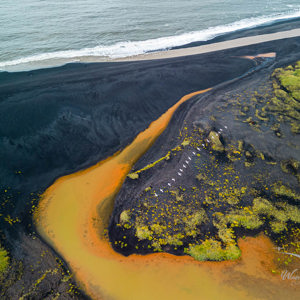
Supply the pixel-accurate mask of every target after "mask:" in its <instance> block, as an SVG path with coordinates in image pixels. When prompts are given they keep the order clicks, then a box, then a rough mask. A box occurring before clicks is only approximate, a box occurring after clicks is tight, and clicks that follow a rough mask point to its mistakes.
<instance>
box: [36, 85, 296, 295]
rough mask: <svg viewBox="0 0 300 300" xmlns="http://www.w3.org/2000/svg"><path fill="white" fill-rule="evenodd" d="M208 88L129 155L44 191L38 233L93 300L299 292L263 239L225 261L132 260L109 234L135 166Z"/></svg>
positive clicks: (166, 117) (244, 244) (140, 139)
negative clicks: (278, 267) (280, 271)
mask: <svg viewBox="0 0 300 300" xmlns="http://www.w3.org/2000/svg"><path fill="white" fill-rule="evenodd" d="M206 91H208V90H204V91H199V92H195V93H192V94H189V95H187V96H185V97H183V98H182V99H181V100H180V101H179V102H177V104H175V105H174V106H173V107H171V108H170V109H169V110H168V111H167V112H166V113H165V114H163V115H162V116H161V117H160V118H159V119H157V120H156V121H154V122H153V123H152V124H151V125H150V126H149V128H148V129H146V130H145V131H144V132H142V133H140V134H139V135H138V136H137V138H136V139H135V140H134V141H133V143H132V144H130V145H129V146H127V147H126V148H125V149H124V150H123V151H121V152H119V153H116V154H115V155H114V156H112V157H110V158H108V159H106V160H104V161H102V162H100V163H98V164H96V165H95V166H93V167H91V168H88V169H86V170H84V171H80V172H77V173H75V174H72V175H68V176H64V177H62V178H60V179H58V180H57V181H56V182H55V183H54V184H53V185H52V186H50V187H49V188H48V189H47V190H46V192H45V193H44V194H43V196H42V198H41V201H40V203H39V207H38V210H37V211H36V214H35V221H36V226H37V229H38V232H39V234H40V235H41V236H42V237H43V238H44V239H45V240H46V241H47V243H49V244H50V245H51V246H52V247H53V248H54V249H55V250H56V252H57V253H59V254H60V255H61V256H62V257H63V259H64V260H65V261H66V263H67V264H68V265H69V267H70V268H71V270H72V271H73V273H74V276H75V279H76V280H77V282H78V284H79V285H80V286H81V288H82V289H83V290H84V291H85V292H86V293H87V295H89V296H90V297H91V298H93V299H102V298H103V299H153V298H157V299H218V298H219V297H220V294H222V298H223V299H234V298H235V299H253V295H255V294H257V292H258V291H259V292H260V293H261V291H262V290H264V289H265V290H266V293H267V294H266V297H265V298H272V297H273V296H274V295H277V296H278V294H279V295H281V294H282V295H283V294H284V293H285V289H284V288H283V287H286V288H288V289H289V293H290V295H296V293H297V290H296V289H294V288H291V286H290V285H289V283H288V282H287V281H285V282H284V281H281V280H280V277H279V276H277V275H274V274H272V272H271V270H273V269H276V266H275V265H274V263H273V261H274V260H275V258H276V256H277V255H278V254H277V252H276V250H275V249H274V245H273V244H272V243H271V241H270V240H269V239H268V238H267V237H265V236H263V235H260V236H258V237H257V238H251V237H249V238H246V239H244V240H239V242H238V244H239V247H240V249H241V250H242V257H241V259H239V260H237V261H234V262H229V261H226V262H221V263H220V262H219V263H216V262H197V261H195V260H194V259H193V258H191V257H187V256H183V257H177V256H173V255H171V254H166V253H159V254H150V255H146V256H143V255H136V254H134V255H131V256H129V257H124V256H122V255H121V254H119V253H116V252H115V251H114V250H113V249H112V247H111V245H110V243H109V241H108V238H107V237H106V228H107V225H108V221H109V216H110V215H111V212H112V210H113V205H114V198H115V196H116V193H117V192H118V190H119V189H120V187H121V185H122V183H123V181H124V180H125V177H126V176H127V174H128V173H129V171H130V170H131V168H132V166H133V164H134V163H135V162H136V161H137V159H139V157H140V156H141V155H143V153H145V151H147V149H149V147H150V146H151V145H152V144H153V143H154V141H155V140H156V138H157V137H158V136H159V135H160V134H161V133H162V132H163V131H164V129H165V128H166V126H167V125H168V123H169V121H170V119H171V117H172V115H173V113H174V112H175V110H176V109H177V108H178V107H179V105H180V104H181V103H183V102H185V101H187V100H189V99H190V98H192V97H193V96H196V95H198V94H202V93H204V92H206ZM250 278H251V280H249V279H250ZM270 291H272V293H271V294H270Z"/></svg>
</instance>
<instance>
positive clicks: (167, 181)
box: [109, 44, 300, 260]
mask: <svg viewBox="0 0 300 300" xmlns="http://www.w3.org/2000/svg"><path fill="white" fill-rule="evenodd" d="M285 45H287V44H285ZM286 54H287V55H291V52H290V51H288V52H286ZM294 54H295V55H292V56H290V61H289V63H295V62H296V61H298V60H299V58H300V53H299V52H298V51H297V52H294ZM282 58H283V61H282ZM260 63H262V64H261V65H260V66H261V67H260V68H259V67H258V68H257V69H256V70H252V72H249V73H248V74H246V75H245V76H243V77H242V78H239V79H237V80H232V81H231V82H229V83H224V84H220V85H219V86H217V87H215V88H214V89H213V90H212V91H210V92H207V93H206V94H204V95H199V96H195V97H194V98H193V100H192V101H190V102H187V103H185V104H183V105H182V106H181V107H180V109H178V110H177V112H176V113H175V115H174V116H173V118H172V121H171V122H170V124H169V126H168V128H167V130H166V131H165V132H164V133H163V134H162V135H161V136H160V137H159V138H158V140H157V141H156V143H155V144H154V146H153V147H152V148H151V149H150V150H149V151H148V152H147V154H146V155H144V157H143V158H142V159H141V160H140V161H139V162H138V163H137V164H136V165H135V167H134V169H133V170H132V173H133V174H134V173H135V174H138V176H139V177H138V178H137V179H136V178H134V177H128V178H127V179H126V181H125V183H124V185H123V187H122V189H121V191H120V192H119V194H118V196H117V198H116V202H115V208H114V211H113V214H112V217H111V223H110V226H109V237H110V241H111V243H112V246H113V247H114V249H115V250H116V251H118V252H120V253H123V254H124V255H129V254H131V253H141V254H145V253H151V252H160V251H164V252H169V253H173V254H177V255H182V254H185V253H189V254H190V255H192V256H193V257H195V258H197V257H198V259H200V260H202V259H204V260H223V259H226V258H227V259H232V258H236V257H238V256H239V249H238V247H237V246H236V243H235V241H236V238H238V237H243V236H247V235H251V236H253V235H256V234H258V233H260V232H264V233H265V234H267V235H269V236H270V237H271V238H272V240H273V241H274V242H275V243H277V244H278V245H279V246H284V247H288V246H289V245H288V242H289V241H288V240H287V239H286V238H287V237H291V238H299V236H300V234H299V233H300V230H299V229H300V226H299V224H300V210H299V211H297V209H298V208H297V207H299V201H300V186H299V181H300V151H299V149H300V139H299V134H300V114H299V111H300V102H299V100H300V99H298V100H297V99H296V98H288V96H287V95H288V94H287V93H286V92H288V90H287V89H286V87H285V86H282V85H280V83H281V82H280V81H279V80H278V79H279V77H280V75H279V74H281V73H280V72H283V71H282V70H281V71H276V72H277V73H276V72H275V73H274V70H275V69H276V68H278V67H282V65H283V64H286V63H287V60H286V56H284V51H282V52H281V53H278V56H277V58H276V60H273V61H272V60H271V59H266V60H264V62H261V60H260V61H257V64H258V65H259V64H260ZM299 67H300V66H299ZM289 69H291V70H293V69H292V68H287V70H289ZM278 72H279V73H278ZM276 74H278V75H276ZM285 97H287V98H285ZM298 98H299V97H298ZM278 99H279V101H278ZM284 99H289V100H288V101H291V103H292V106H289V108H288V110H287V109H286V108H283V106H282V103H281V102H284V101H286V100H284ZM274 103H278V105H279V106H280V107H279V106H276V105H277V104H276V105H275V104H274ZM289 105H290V104H289ZM293 126H294V127H293ZM217 133H218V134H217ZM166 155H167V156H168V157H167V158H166V159H164V160H161V158H163V157H166ZM153 165H154V166H153ZM147 166H152V167H150V168H147ZM145 167H146V168H145ZM139 170H141V171H139ZM136 172H137V173H136ZM296 235H297V237H296ZM201 243H203V245H205V246H204V248H205V247H207V249H209V250H208V251H209V253H207V252H205V249H204V250H203V248H202V249H201V248H199V247H198V248H197V245H200V244H201ZM195 249H198V250H199V249H200V250H201V251H202V252H201V251H196V250H195ZM222 249H223V250H222ZM298 250H299V249H297V251H298ZM295 251H296V250H295ZM200 252H201V253H200ZM199 253H200V254H199Z"/></svg>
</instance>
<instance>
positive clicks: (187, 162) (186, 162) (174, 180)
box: [154, 126, 228, 197]
mask: <svg viewBox="0 0 300 300" xmlns="http://www.w3.org/2000/svg"><path fill="white" fill-rule="evenodd" d="M226 129H228V127H227V126H224V128H220V129H219V130H218V132H217V135H220V134H221V133H222V132H223V131H224V130H226ZM211 138H212V139H214V137H213V136H212V137H211ZM206 142H207V143H210V140H209V139H206ZM202 147H203V148H204V147H205V144H202ZM196 149H197V151H198V152H200V151H201V150H202V149H201V148H199V147H197V148H196ZM196 154H197V153H196V152H195V151H193V152H192V155H193V156H194V155H196ZM191 160H192V158H191V157H190V156H188V157H187V158H186V160H185V161H184V162H183V164H182V167H181V168H180V169H179V170H178V171H177V175H178V176H179V177H181V176H182V175H183V173H184V169H186V168H187V167H188V166H189V163H190V161H191ZM175 182H176V179H175V178H172V179H171V180H170V182H168V186H169V187H171V186H172V183H175ZM159 191H160V192H161V193H163V192H164V188H160V189H159ZM154 196H155V197H158V194H157V193H156V192H155V193H154Z"/></svg>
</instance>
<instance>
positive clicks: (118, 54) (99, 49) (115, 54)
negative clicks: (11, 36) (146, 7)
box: [0, 10, 300, 69]
mask: <svg viewBox="0 0 300 300" xmlns="http://www.w3.org/2000/svg"><path fill="white" fill-rule="evenodd" d="M298 17H300V10H297V11H294V12H292V13H290V14H273V15H270V16H262V17H255V18H249V19H244V20H240V21H237V22H234V23H231V24H227V25H222V26H216V27H211V28H208V29H205V30H201V31H193V32H188V33H184V34H180V35H177V36H168V37H161V38H156V39H149V40H145V41H126V42H120V43H117V44H114V45H111V46H102V45H99V46H96V47H93V48H83V49H80V50H66V51H56V52H51V53H43V54H37V55H32V56H28V57H23V58H19V59H14V60H10V61H4V62H0V69H5V68H6V67H9V66H16V65H19V64H29V63H35V62H42V61H49V60H55V59H63V60H67V61H69V62H71V61H78V60H80V58H82V57H107V58H112V59H114V58H124V57H129V56H134V55H140V54H145V53H147V52H154V51H160V50H168V49H170V48H173V47H178V46H183V45H187V44H190V43H193V42H200V41H208V40H211V39H213V38H215V37H217V36H221V35H224V34H226V33H231V32H235V31H238V30H242V29H248V28H254V27H257V26H260V25H266V24H270V23H273V22H276V21H281V20H288V19H293V18H298Z"/></svg>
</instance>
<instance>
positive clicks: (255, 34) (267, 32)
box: [0, 18, 300, 73]
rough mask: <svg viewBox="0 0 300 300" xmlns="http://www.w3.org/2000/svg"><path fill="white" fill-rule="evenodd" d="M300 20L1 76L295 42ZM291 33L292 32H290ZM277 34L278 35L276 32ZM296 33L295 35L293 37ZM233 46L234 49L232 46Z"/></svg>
mask: <svg viewBox="0 0 300 300" xmlns="http://www.w3.org/2000/svg"><path fill="white" fill-rule="evenodd" d="M299 27H300V18H296V19H291V20H283V21H279V22H275V23H271V24H265V25H260V26H258V27H254V28H247V29H241V30H237V31H234V32H230V33H225V34H223V35H220V36H216V37H214V38H212V39H210V40H207V41H198V42H193V43H190V44H185V45H182V46H175V47H173V48H171V49H163V50H161V51H159V50H158V51H154V52H147V53H144V54H138V55H133V56H126V57H124V58H109V57H107V56H74V57H69V58H55V57H53V58H51V59H44V60H40V61H29V62H26V63H19V64H16V65H8V66H5V67H3V69H1V70H0V73H1V72H24V71H25V72H26V71H32V70H38V69H44V68H46V69H51V68H56V67H63V66H66V65H68V64H86V63H107V62H112V63H114V62H129V61H140V60H157V59H168V58H177V57H183V56H190V55H198V54H204V53H210V52H216V51H222V50H226V49H232V48H235V47H244V46H250V45H255V44H259V43H263V42H268V41H276V40H279V39H286V38H293V37H299V36H300V32H299V31H300V28H299ZM286 29H288V30H286ZM274 31H275V32H274ZM293 33H294V34H293ZM231 44H232V45H231Z"/></svg>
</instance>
